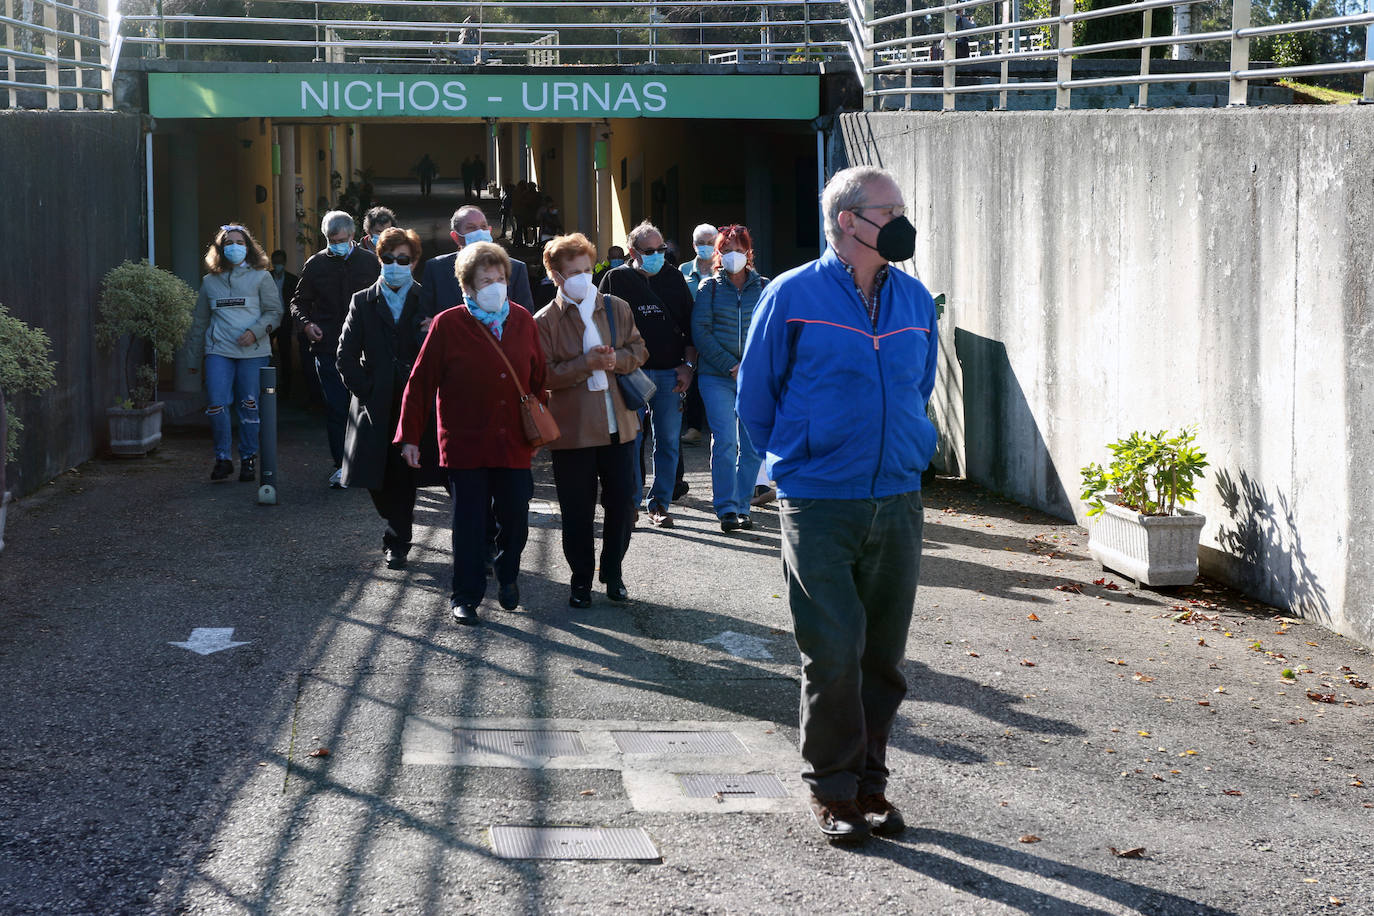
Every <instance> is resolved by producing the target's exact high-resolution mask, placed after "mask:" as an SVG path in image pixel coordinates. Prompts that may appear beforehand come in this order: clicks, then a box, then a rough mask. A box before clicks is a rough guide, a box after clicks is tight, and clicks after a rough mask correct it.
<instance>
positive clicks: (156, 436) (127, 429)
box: [105, 401, 162, 458]
mask: <svg viewBox="0 0 1374 916" xmlns="http://www.w3.org/2000/svg"><path fill="white" fill-rule="evenodd" d="M105 416H106V417H107V418H109V421H110V451H111V452H113V453H114V454H115V455H116V456H117V457H120V458H140V457H142V456H144V455H146V454H148V453H149V452H151V451H152V450H153V449H155V448H157V447H158V445H159V444H160V443H161V442H162V402H161V401H154V402H153V403H151V404H149V405H148V406H147V407H136V408H133V409H131V410H126V409H124V408H123V407H109V408H106V410H105Z"/></svg>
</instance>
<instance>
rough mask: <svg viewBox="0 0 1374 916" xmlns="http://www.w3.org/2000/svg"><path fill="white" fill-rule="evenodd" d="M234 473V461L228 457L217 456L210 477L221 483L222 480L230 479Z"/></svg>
mask: <svg viewBox="0 0 1374 916" xmlns="http://www.w3.org/2000/svg"><path fill="white" fill-rule="evenodd" d="M232 473H234V462H232V461H230V460H229V459H228V458H216V459H215V467H214V470H212V471H211V472H210V479H211V480H213V481H214V482H215V483H219V482H220V481H221V480H228V479H229V475H230V474H232Z"/></svg>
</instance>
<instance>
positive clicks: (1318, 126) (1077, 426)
mask: <svg viewBox="0 0 1374 916" xmlns="http://www.w3.org/2000/svg"><path fill="white" fill-rule="evenodd" d="M830 140H831V142H830V159H831V165H832V166H838V165H843V164H845V162H848V163H850V164H858V163H873V164H877V165H881V166H883V167H885V168H888V169H891V170H892V171H893V172H895V173H896V174H897V176H898V178H899V181H900V183H901V185H902V187H903V189H904V191H905V193H906V194H907V195H908V202H909V203H910V204H911V205H912V209H913V210H914V214H913V220H912V221H913V222H914V223H915V224H916V226H917V228H918V230H919V236H918V240H917V251H916V258H915V264H916V267H917V269H918V270H919V273H920V275H921V277H922V278H923V279H924V280H925V281H926V283H927V285H928V286H929V287H930V288H931V290H932V291H933V292H935V293H940V292H945V293H947V294H948V295H949V306H948V310H947V312H946V314H945V316H944V319H943V321H942V327H941V343H942V346H943V348H944V352H943V355H942V366H941V374H940V379H939V383H938V386H937V390H936V411H937V414H938V418H939V423H940V426H941V428H942V454H943V458H944V460H945V461H946V463H947V465H948V467H949V469H950V470H952V471H955V472H960V473H965V474H967V475H968V476H969V477H970V478H972V479H974V480H976V481H978V482H980V483H983V484H985V485H987V486H989V487H992V488H993V489H996V490H998V491H1001V492H1003V493H1005V494H1007V495H1009V496H1011V497H1014V498H1015V499H1017V500H1019V501H1021V502H1024V503H1027V504H1030V505H1034V506H1037V507H1039V508H1042V509H1045V510H1047V511H1049V512H1051V513H1053V514H1055V515H1059V516H1062V517H1065V518H1069V517H1075V518H1077V519H1078V520H1079V521H1080V522H1082V521H1083V520H1084V515H1083V507H1082V505H1081V503H1080V502H1079V500H1078V485H1079V476H1078V469H1079V468H1080V467H1082V466H1083V465H1084V464H1087V463H1088V462H1089V461H1105V459H1106V458H1107V451H1106V449H1105V447H1104V445H1105V443H1106V442H1108V441H1111V440H1113V439H1115V438H1117V437H1119V436H1121V435H1123V434H1125V433H1127V432H1129V431H1130V430H1133V429H1148V430H1157V429H1162V428H1166V427H1168V428H1177V427H1179V426H1182V425H1185V424H1193V423H1195V424H1197V425H1198V426H1199V428H1200V433H1201V436H1200V438H1201V442H1202V444H1203V446H1204V448H1205V449H1206V451H1207V452H1208V454H1209V456H1210V459H1211V462H1212V466H1211V468H1209V470H1208V474H1207V478H1206V481H1205V482H1204V486H1203V488H1202V494H1201V499H1200V502H1199V506H1198V508H1200V509H1201V511H1203V512H1205V513H1206V515H1207V519H1208V521H1207V527H1206V529H1205V530H1204V533H1203V544H1204V547H1203V551H1202V554H1203V556H1202V560H1203V569H1204V572H1206V573H1208V574H1210V575H1213V576H1216V577H1218V578H1220V579H1222V580H1224V581H1227V582H1230V583H1232V584H1235V585H1237V586H1239V587H1241V588H1243V589H1245V590H1246V591H1247V592H1249V593H1251V594H1253V595H1255V596H1257V597H1260V598H1262V599H1264V600H1266V601H1269V602H1271V603H1274V604H1277V605H1279V606H1281V607H1286V608H1289V609H1291V610H1293V611H1295V612H1297V613H1300V614H1302V615H1303V616H1305V617H1308V618H1311V619H1314V620H1317V621H1320V622H1321V623H1323V624H1325V625H1327V626H1330V627H1332V628H1333V629H1335V630H1337V631H1339V632H1342V633H1345V634H1347V635H1351V636H1354V637H1356V638H1359V639H1361V640H1363V641H1364V642H1365V643H1374V604H1371V603H1370V602H1369V601H1368V596H1369V595H1370V594H1374V526H1371V524H1370V519H1371V518H1374V462H1372V461H1371V460H1370V458H1369V456H1370V455H1371V454H1374V314H1372V313H1374V301H1372V300H1374V296H1371V291H1372V290H1374V254H1372V252H1374V249H1372V248H1371V242H1370V240H1371V239H1374V109H1371V108H1356V107H1354V106H1341V107H1322V108H1286V109H1258V110H1240V111H1189V110H1179V111H1155V112H1110V111H1091V112H1089V111H1084V112H1079V111H1073V112H1045V113H1018V114H1004V113H967V114H964V113H949V114H921V113H896V112H894V113H875V114H867V115H864V114H854V115H845V116H843V117H842V118H840V119H839V120H838V122H837V124H836V127H835V130H834V132H833V134H832V136H831V138H830Z"/></svg>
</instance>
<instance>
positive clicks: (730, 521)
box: [720, 512, 742, 532]
mask: <svg viewBox="0 0 1374 916" xmlns="http://www.w3.org/2000/svg"><path fill="white" fill-rule="evenodd" d="M741 527H742V526H741V525H740V523H739V516H738V515H736V514H735V513H733V512H727V513H725V514H724V515H722V516H721V517H720V530H721V531H726V532H729V531H738V530H740V528H741Z"/></svg>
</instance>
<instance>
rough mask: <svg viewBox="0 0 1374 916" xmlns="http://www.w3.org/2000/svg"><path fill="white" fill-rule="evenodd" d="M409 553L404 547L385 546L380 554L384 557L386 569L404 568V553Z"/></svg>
mask: <svg viewBox="0 0 1374 916" xmlns="http://www.w3.org/2000/svg"><path fill="white" fill-rule="evenodd" d="M407 553H409V551H408V550H406V549H405V548H404V547H386V548H384V549H383V550H382V556H383V557H385V558H386V568H387V569H405V568H406V554H407Z"/></svg>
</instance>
